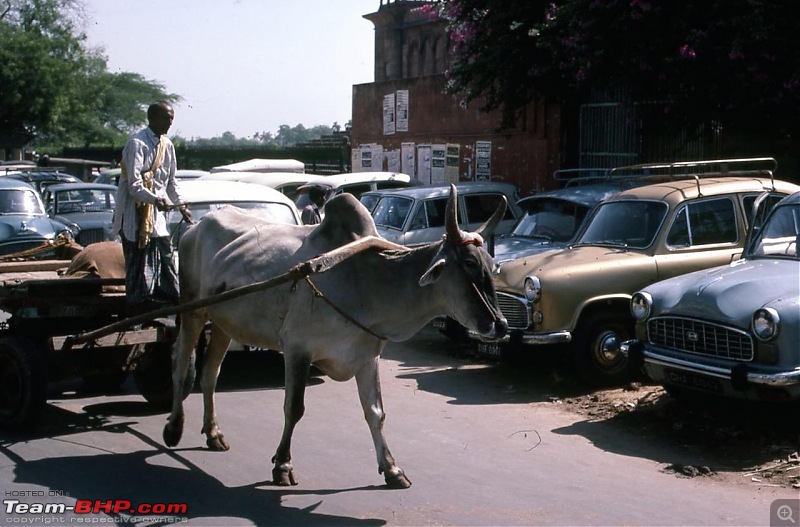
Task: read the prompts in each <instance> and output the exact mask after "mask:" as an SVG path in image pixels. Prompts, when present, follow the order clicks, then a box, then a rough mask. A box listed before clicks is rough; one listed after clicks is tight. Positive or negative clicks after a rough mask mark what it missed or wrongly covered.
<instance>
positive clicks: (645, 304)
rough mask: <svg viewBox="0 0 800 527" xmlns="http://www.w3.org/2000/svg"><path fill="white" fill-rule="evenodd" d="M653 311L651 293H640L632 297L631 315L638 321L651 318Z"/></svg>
mask: <svg viewBox="0 0 800 527" xmlns="http://www.w3.org/2000/svg"><path fill="white" fill-rule="evenodd" d="M652 310H653V297H652V296H650V293H645V292H644V291H639V292H637V293H634V294H633V296H632V297H631V315H633V318H634V319H636V320H637V321H639V322H641V321H642V320H646V319H647V318H648V317H649V316H650V312H651V311H652Z"/></svg>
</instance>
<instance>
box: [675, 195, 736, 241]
mask: <svg viewBox="0 0 800 527" xmlns="http://www.w3.org/2000/svg"><path fill="white" fill-rule="evenodd" d="M738 237H739V233H738V230H737V228H736V213H735V211H734V204H733V200H731V199H730V198H722V199H711V200H704V201H698V202H694V203H689V204H686V205H683V206H682V207H681V208H680V209H678V214H677V215H676V217H675V222H674V223H673V224H672V227H671V228H670V231H669V234H668V235H667V245H670V246H673V247H690V246H695V245H711V244H715V243H735V242H736V241H737V239H738Z"/></svg>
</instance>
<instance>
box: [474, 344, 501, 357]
mask: <svg viewBox="0 0 800 527" xmlns="http://www.w3.org/2000/svg"><path fill="white" fill-rule="evenodd" d="M478 353H481V354H483V355H491V356H492V357H499V356H500V344H499V343H497V342H479V343H478Z"/></svg>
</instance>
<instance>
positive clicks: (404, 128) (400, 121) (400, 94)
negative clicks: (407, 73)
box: [396, 90, 408, 132]
mask: <svg viewBox="0 0 800 527" xmlns="http://www.w3.org/2000/svg"><path fill="white" fill-rule="evenodd" d="M396 121H397V123H396V129H397V131H398V132H408V90H397V112H396Z"/></svg>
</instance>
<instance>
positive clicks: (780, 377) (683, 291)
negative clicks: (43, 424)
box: [624, 192, 800, 401]
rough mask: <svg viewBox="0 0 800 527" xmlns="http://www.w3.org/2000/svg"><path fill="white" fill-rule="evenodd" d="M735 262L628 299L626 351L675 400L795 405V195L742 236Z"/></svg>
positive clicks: (798, 202) (799, 275)
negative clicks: (703, 396) (630, 324)
mask: <svg viewBox="0 0 800 527" xmlns="http://www.w3.org/2000/svg"><path fill="white" fill-rule="evenodd" d="M750 238H751V239H750V240H749V243H748V245H747V247H746V250H745V253H744V256H743V258H742V259H740V260H738V261H735V262H732V263H731V264H729V265H724V266H721V267H715V268H712V269H707V270H703V271H697V272H694V273H690V274H686V275H682V276H678V277H675V278H671V279H669V280H664V281H662V282H657V283H655V284H652V285H650V286H648V287H646V288H645V289H642V290H641V291H639V292H637V293H635V294H634V295H633V297H632V298H631V312H632V314H633V315H634V318H635V319H636V320H637V327H636V336H637V340H635V341H632V342H628V343H626V346H624V347H625V348H627V349H628V353H629V354H632V355H633V356H634V357H636V358H638V359H642V358H643V359H644V367H645V371H646V372H647V374H648V375H649V376H650V377H651V378H653V379H654V380H655V381H656V382H659V383H661V384H663V385H664V386H665V388H666V389H667V391H668V392H670V393H672V394H674V395H676V396H678V397H680V396H686V395H696V394H698V393H702V392H705V393H707V394H708V393H710V394H718V395H722V396H725V397H733V398H740V399H754V400H769V401H785V400H797V399H800V253H798V250H797V246H798V243H800V192H798V193H795V194H792V195H791V196H788V197H786V198H784V199H783V200H781V201H780V202H779V203H778V204H777V205H776V206H775V207H774V209H773V210H772V211H771V213H770V215H769V217H768V218H767V220H766V222H765V223H763V224H762V226H761V227H760V228H756V229H754V230H753V232H752V233H751V235H750Z"/></svg>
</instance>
